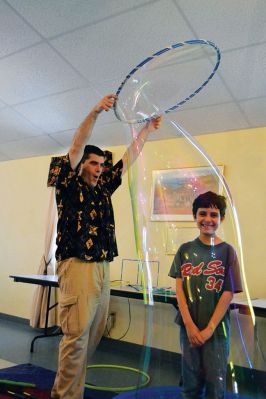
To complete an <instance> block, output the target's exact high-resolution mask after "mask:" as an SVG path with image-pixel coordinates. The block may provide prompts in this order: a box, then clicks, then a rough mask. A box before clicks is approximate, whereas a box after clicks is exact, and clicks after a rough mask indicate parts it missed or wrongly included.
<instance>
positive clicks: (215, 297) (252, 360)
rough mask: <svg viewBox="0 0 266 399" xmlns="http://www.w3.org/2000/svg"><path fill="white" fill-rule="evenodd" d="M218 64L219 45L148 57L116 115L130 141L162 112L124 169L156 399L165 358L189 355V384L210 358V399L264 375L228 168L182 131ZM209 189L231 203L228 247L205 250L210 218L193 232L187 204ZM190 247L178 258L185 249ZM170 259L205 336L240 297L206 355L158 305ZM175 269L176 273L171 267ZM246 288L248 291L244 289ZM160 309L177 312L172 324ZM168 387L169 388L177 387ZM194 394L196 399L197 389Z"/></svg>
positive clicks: (221, 231) (260, 390)
mask: <svg viewBox="0 0 266 399" xmlns="http://www.w3.org/2000/svg"><path fill="white" fill-rule="evenodd" d="M219 62H220V52H219V50H218V49H217V47H216V46H215V45H214V44H213V43H211V42H208V41H190V42H184V44H183V45H175V46H170V47H167V50H165V49H164V50H161V52H158V53H156V54H155V55H153V56H152V57H148V58H147V60H146V61H145V62H143V63H140V64H139V65H138V66H137V67H136V68H135V69H133V70H132V71H131V73H130V74H129V75H128V76H127V78H126V79H125V81H124V82H123V83H122V85H121V86H120V88H119V89H118V95H119V99H118V101H117V102H116V105H115V113H116V116H117V117H118V119H119V120H121V121H123V122H127V123H128V125H127V127H126V128H125V134H127V140H128V143H130V142H131V141H132V139H136V137H137V134H138V133H137V132H138V131H139V130H140V127H141V126H140V124H141V123H143V124H144V123H146V121H147V120H150V118H152V117H154V116H157V115H162V117H163V118H162V124H161V127H160V129H159V130H158V131H155V132H153V133H151V134H150V136H149V141H148V142H147V143H146V144H145V146H144V147H143V148H142V149H141V151H140V153H139V156H138V158H137V160H136V161H135V162H133V160H132V166H131V167H130V168H129V171H128V183H129V189H130V197H131V206H132V214H133V225H134V228H133V231H132V232H131V235H132V236H134V241H135V245H136V250H134V249H133V248H130V249H129V254H130V256H129V258H132V259H136V260H137V264H138V278H137V280H136V281H135V283H136V285H137V286H138V289H140V290H141V292H143V309H144V310H143V312H144V313H143V314H144V318H143V322H142V323H143V324H142V327H141V328H140V329H139V333H140V334H143V338H142V352H141V356H140V366H139V367H140V369H141V370H143V371H144V372H145V373H148V374H149V375H150V377H151V382H150V386H151V387H157V388H158V392H157V393H156V392H155V391H154V392H153V396H152V397H154V398H157V397H160V398H169V397H171V396H170V393H169V387H167V386H165V378H162V379H161V376H163V374H164V362H165V356H167V355H169V353H170V352H175V355H176V358H177V359H179V360H178V361H180V356H178V355H180V354H181V353H183V355H184V359H186V363H187V364H186V367H185V369H184V370H183V378H184V379H186V381H189V380H192V377H191V375H193V373H195V372H196V371H195V370H201V373H202V372H203V370H202V365H201V363H200V362H201V360H202V357H204V358H205V364H206V365H207V366H206V368H205V369H204V379H205V385H204V387H203V389H204V390H205V389H207V390H208V392H209V394H210V395H211V396H210V397H218V395H219V392H220V391H222V390H223V389H224V390H225V391H226V392H227V395H228V397H239V398H241V397H243V398H244V397H246V396H245V394H243V390H242V387H243V386H245V387H246V379H247V378H251V379H252V378H255V377H256V372H257V370H264V371H265V357H264V354H263V351H262V350H261V342H260V340H261V338H260V337H259V336H258V333H257V324H256V317H255V314H254V310H253V308H252V306H251V300H250V296H249V291H248V282H247V280H246V274H245V263H244V255H243V252H244V250H243V247H242V241H241V231H240V227H239V221H238V216H237V210H236V207H235V204H234V200H233V198H232V195H231V193H230V188H229V187H228V184H227V182H226V180H225V178H224V172H225V171H224V167H223V165H219V164H218V165H216V164H215V162H214V161H213V159H212V156H211V154H208V153H207V151H206V150H205V149H204V147H203V146H202V145H201V144H200V143H199V141H197V140H196V138H195V137H193V136H192V135H191V134H190V133H189V132H187V131H186V130H185V129H184V128H183V127H182V126H180V125H179V123H178V112H176V110H177V109H178V108H179V107H181V106H182V105H183V104H184V103H186V102H188V101H190V100H192V99H193V97H194V96H195V95H196V94H197V93H199V92H200V91H201V90H202V89H203V88H204V87H205V86H206V85H207V83H209V81H210V80H211V79H212V78H213V77H214V79H215V76H214V74H215V72H216V70H217V68H218V66H219ZM196 71H197V73H196ZM191 133H193V132H191ZM130 156H131V154H130V153H129V154H128V157H129V158H130ZM208 191H212V192H215V193H217V194H219V195H223V196H224V197H225V198H226V204H227V207H226V212H225V218H224V220H222V221H221V223H220V224H219V227H218V228H217V231H216V235H217V236H219V237H220V239H221V241H222V242H216V241H214V240H211V241H210V244H209V245H204V244H202V243H201V242H199V239H198V237H199V232H200V230H199V227H200V228H202V229H215V228H216V227H215V226H213V225H212V224H211V223H209V222H206V221H205V222H203V224H202V226H199V225H198V226H197V224H196V222H195V220H194V218H193V215H192V209H191V208H192V203H193V201H194V199H195V198H196V197H198V196H199V195H200V194H202V193H205V192H208ZM203 208H205V207H203ZM188 242H190V244H187V245H186V246H185V247H183V249H182V251H181V252H180V251H179V253H178V256H177V257H175V255H176V253H177V251H178V250H179V248H180V246H181V245H182V244H184V243H188ZM191 242H193V244H191ZM174 259H177V261H176V270H177V269H178V268H179V269H180V270H181V275H180V277H182V279H183V282H184V283H183V289H184V291H185V293H186V295H187V306H188V309H189V312H190V314H191V315H192V318H193V321H194V323H195V324H196V325H197V327H198V329H199V331H200V332H202V334H203V336H204V337H205V338H206V336H205V335H204V334H205V333H206V331H205V332H203V331H204V330H205V328H206V326H207V325H208V323H209V320H210V319H211V318H212V315H213V309H215V308H216V307H217V303H218V302H219V299H220V297H221V295H222V293H223V291H224V290H225V291H226V290H228V291H230V290H232V291H235V295H234V299H233V300H232V302H231V305H230V312H226V313H225V314H226V315H227V316H226V317H223V318H222V319H221V323H219V324H218V326H212V327H211V328H213V329H215V333H214V334H213V335H212V337H211V338H208V337H207V338H206V339H205V344H204V347H205V348H206V349H205V350H204V351H202V352H201V353H200V354H199V351H198V348H200V347H201V348H202V345H200V346H197V347H196V348H195V352H194V353H193V352H191V351H188V350H187V348H190V345H191V342H188V338H187V337H186V334H185V331H186V329H185V327H184V326H182V318H181V315H180V313H178V312H177V309H176V308H174V306H173V305H171V304H170V305H166V304H165V303H160V302H159V303H158V302H157V300H158V299H157V296H156V295H158V294H159V295H161V297H160V298H161V299H160V300H161V302H166V303H167V302H171V301H169V298H170V297H171V295H174V290H175V279H173V278H171V277H169V275H168V274H169V271H170V268H171V265H172V263H173V261H174ZM229 264H230V270H231V271H230V276H229V274H227V273H228V271H227V270H228V269H227V266H228V265H229ZM238 267H239V276H240V277H239V279H238V277H237V271H236V272H235V273H234V270H238ZM171 270H172V273H173V270H174V269H173V268H172V269H171ZM241 286H242V292H241V293H238V291H241ZM225 287H227V288H226V289H225ZM239 304H240V305H239ZM241 304H242V305H243V306H242V305H241ZM164 306H172V313H173V318H172V320H171V322H172V324H171V326H170V324H169V320H168V319H167V317H166V314H165V313H166V312H165V307H164ZM229 313H230V314H229ZM229 319H230V322H229ZM180 324H181V327H180ZM169 328H170V329H171V332H170V334H169V333H168V330H167V329H169ZM180 339H181V341H180ZM173 348H174V349H173ZM191 356H192V357H191ZM226 369H227V376H226ZM180 373H181V365H180V363H178V362H177V363H176V370H173V375H176V395H177V396H173V397H179V396H178V395H179V394H180V386H179V382H180V381H179V379H180ZM173 378H174V377H173ZM256 378H257V377H256ZM172 381H173V380H171V384H169V385H173V382H172ZM139 384H141V381H139ZM187 385H188V383H187V382H186V386H187ZM191 389H192V390H193V389H194V388H193V384H192V385H191ZM264 389H265V386H264V383H263V381H262V380H259V383H258V384H257V385H256V386H255V387H254V386H253V390H252V392H253V393H254V392H256V395H257V396H256V397H263V394H264ZM143 392H144V391H143V389H139V390H138V389H137V390H135V391H134V393H127V394H122V395H121V398H122V397H124V398H131V397H132V398H133V397H134V398H138V397H139V398H142V397H145V396H143V395H144V393H143ZM244 392H246V388H245V390H244ZM157 394H158V395H159V394H160V396H156V395H157ZM123 395H124V396H123ZM127 395H128V396H127ZM197 395H198V397H200V391H198V392H197ZM216 395H217V396H216ZM230 395H231V396H230ZM234 395H239V396H234ZM241 395H242V396H241ZM119 397H120V395H119ZM147 397H148V396H147ZM180 397H181V396H180ZM195 397H197V396H195Z"/></svg>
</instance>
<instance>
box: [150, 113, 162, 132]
mask: <svg viewBox="0 0 266 399" xmlns="http://www.w3.org/2000/svg"><path fill="white" fill-rule="evenodd" d="M161 121H162V117H161V116H157V117H156V118H152V119H151V120H150V121H149V122H147V124H146V129H147V130H148V132H149V133H151V132H153V131H154V130H156V129H159V127H160V125H161Z"/></svg>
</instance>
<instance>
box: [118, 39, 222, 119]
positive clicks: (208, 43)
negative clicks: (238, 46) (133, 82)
mask: <svg viewBox="0 0 266 399" xmlns="http://www.w3.org/2000/svg"><path fill="white" fill-rule="evenodd" d="M187 45H188V46H189V45H206V46H209V47H212V48H213V49H214V50H215V52H216V63H215V66H214V68H213V70H212V72H211V73H210V75H209V76H208V78H207V79H206V80H205V81H204V82H203V83H202V84H201V85H200V86H199V87H198V88H197V89H196V90H194V91H193V92H192V93H191V94H189V95H188V96H187V97H185V98H184V99H182V100H181V101H178V102H177V103H176V104H174V105H173V106H171V107H169V108H167V109H165V110H163V113H166V114H167V113H169V112H172V111H174V110H176V109H177V108H179V107H181V106H182V105H183V104H185V103H186V102H187V101H189V100H191V99H192V98H193V97H194V96H195V95H196V94H198V93H199V92H200V91H201V90H202V89H203V88H204V87H205V86H206V85H207V84H208V83H209V81H210V80H211V79H212V78H213V76H214V74H215V73H216V71H217V69H218V67H219V64H220V61H221V52H220V50H219V48H218V47H217V46H216V44H215V43H213V42H211V41H209V40H201V39H198V40H186V41H184V42H180V43H176V44H173V45H171V46H169V47H165V48H163V49H161V50H159V51H157V52H156V53H154V54H153V55H152V56H150V57H147V58H146V59H145V60H143V61H142V62H141V63H139V64H138V65H137V66H136V67H135V68H134V69H132V71H131V72H129V74H128V75H127V76H126V78H125V79H124V80H123V82H122V83H121V84H120V86H119V88H118V90H117V92H116V95H117V96H119V94H120V92H121V90H122V89H123V87H124V85H125V84H126V82H127V81H128V80H129V79H130V78H131V77H132V76H133V75H134V74H135V73H136V72H137V71H138V70H139V69H141V68H142V67H143V66H144V65H147V64H148V63H149V62H151V61H152V60H153V59H154V58H156V57H160V56H161V55H162V54H164V53H166V52H168V51H171V50H174V49H176V48H178V47H183V46H187ZM113 109H114V113H115V116H116V117H117V119H118V120H121V121H123V122H128V123H143V122H147V121H149V120H150V119H151V118H152V117H148V118H143V119H136V120H134V121H126V120H122V119H121V118H120V116H119V114H118V111H117V100H116V101H115V102H114V106H113Z"/></svg>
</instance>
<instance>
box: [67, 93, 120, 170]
mask: <svg viewBox="0 0 266 399" xmlns="http://www.w3.org/2000/svg"><path fill="white" fill-rule="evenodd" d="M115 99H116V96H115V95H114V94H108V95H107V96H105V97H103V98H102V99H101V100H100V101H99V102H98V103H97V104H96V105H95V107H94V108H93V109H92V110H91V111H90V112H89V114H88V115H87V116H86V118H85V119H84V121H83V122H82V123H81V124H80V126H79V128H78V129H77V130H76V133H75V135H74V137H73V141H72V144H71V146H70V149H69V160H70V165H71V168H72V169H73V170H74V169H75V168H76V167H77V165H78V164H79V162H80V161H81V158H82V156H83V151H84V147H85V145H86V143H87V141H88V139H89V137H90V136H91V133H92V129H93V126H94V124H95V121H96V119H97V116H98V114H99V113H100V112H101V111H103V110H105V111H109V109H110V108H111V107H112V106H113V104H114V101H115Z"/></svg>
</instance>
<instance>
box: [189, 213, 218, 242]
mask: <svg viewBox="0 0 266 399" xmlns="http://www.w3.org/2000/svg"><path fill="white" fill-rule="evenodd" d="M222 219H223V218H221V216H220V210H219V209H218V208H214V207H210V208H198V210H197V213H196V217H195V221H196V223H197V226H198V228H199V230H200V236H201V237H205V238H206V236H212V237H215V232H216V230H217V229H218V227H219V225H220V223H221V221H222Z"/></svg>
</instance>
